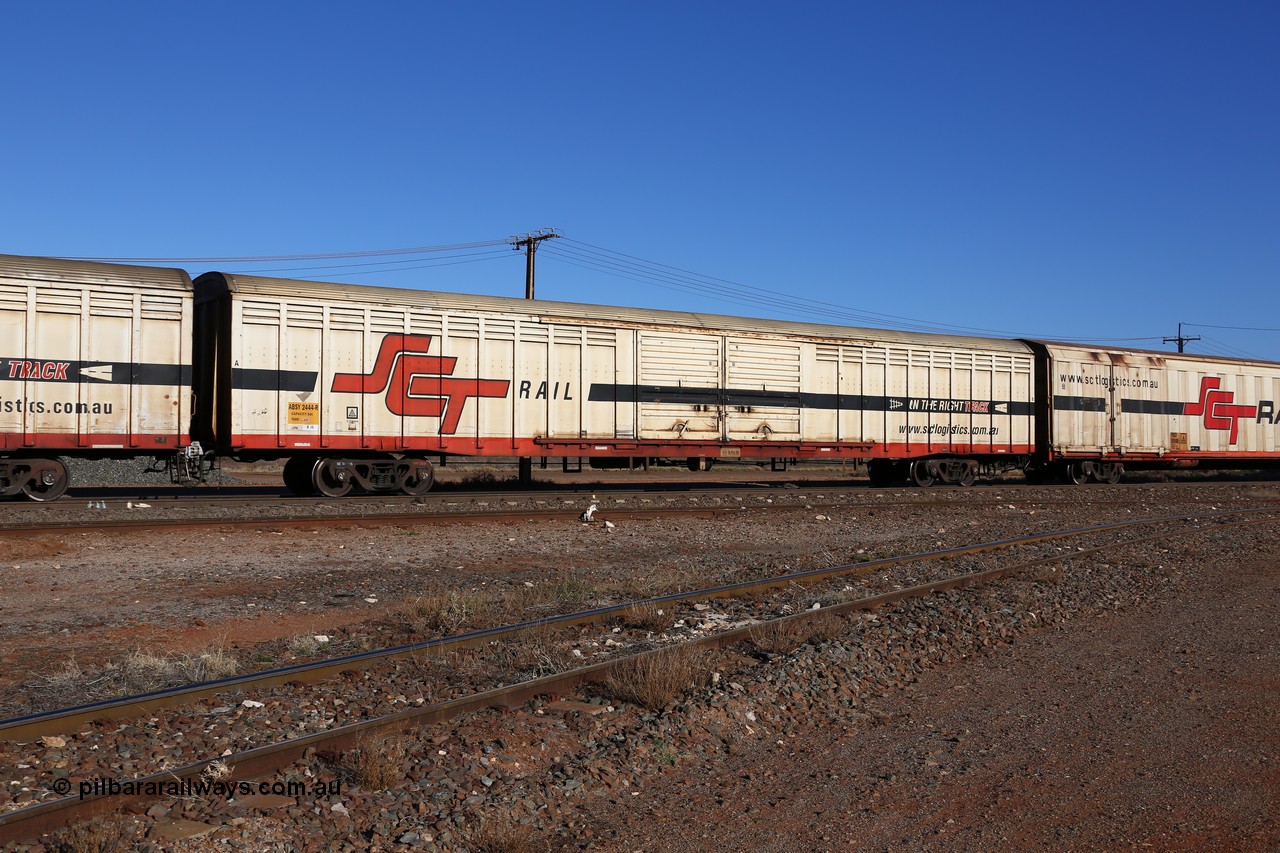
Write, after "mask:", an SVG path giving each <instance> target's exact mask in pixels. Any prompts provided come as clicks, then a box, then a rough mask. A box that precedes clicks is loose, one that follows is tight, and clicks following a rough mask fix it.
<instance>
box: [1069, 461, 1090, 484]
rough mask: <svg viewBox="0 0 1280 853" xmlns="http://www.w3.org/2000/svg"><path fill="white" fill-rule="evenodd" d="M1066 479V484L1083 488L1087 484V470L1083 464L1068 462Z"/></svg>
mask: <svg viewBox="0 0 1280 853" xmlns="http://www.w3.org/2000/svg"><path fill="white" fill-rule="evenodd" d="M1066 477H1067V482H1068V483H1073V484H1074V485H1077V486H1083V485H1084V484H1085V483H1087V482H1089V469H1088V468H1086V467H1085V466H1084V463H1083V462H1068V463H1067V470H1066Z"/></svg>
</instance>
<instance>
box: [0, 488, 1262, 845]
mask: <svg viewBox="0 0 1280 853" xmlns="http://www.w3.org/2000/svg"><path fill="white" fill-rule="evenodd" d="M1274 513H1275V510H1274V508H1271V507H1260V508H1250V509H1244V510H1230V511H1220V512H1211V513H1200V514H1195V515H1182V516H1169V517H1162V518H1148V519H1140V520H1136V521H1132V522H1124V523H1115V524H1106V525H1097V526H1094V527H1088V528H1077V529H1072V530H1062V531H1054V532H1052V533H1047V534H1041V535H1038V536H1029V537H1021V538H1017V539H1008V540H1001V541H997V542H987V543H981V544H978V545H972V546H965V547H960V548H948V549H943V550H939V551H934V552H927V553H921V554H914V555H909V556H906V557H897V558H892V559H887V560H877V561H871V562H866V563H859V564H847V565H842V566H835V567H830V568H826V569H819V570H812V571H808V572H802V573H794V574H789V575H783V576H777V577H771V578H766V579H762V580H757V581H748V582H742V583H738V584H730V585H725V586H720V587H714V588H710V589H701V590H695V591H690V592H684V593H676V594H672V595H667V596H661V597H659V598H655V599H650V600H648V601H645V602H632V603H628V604H620V605H616V606H612V607H605V608H596V609H593V610H589V611H584V612H580V613H574V614H569V615H566V616H559V617H552V618H547V619H540V620H536V621H533V622H527V623H522V624H519V625H510V626H502V627H499V628H494V629H490V630H487V631H478V632H472V633H469V634H464V635H459V636H455V637H449V638H443V639H439V640H433V641H430V642H428V643H421V644H416V645H414V646H405V647H399V648H396V649H385V650H380V651H378V652H371V653H369V654H367V655H356V656H348V657H347V658H342V659H337V660H331V661H321V662H316V663H313V664H306V665H300V666H297V667H289V668H286V669H281V670H274V671H271V672H266V673H259V674H256V675H253V676H245V677H242V678H239V679H230V680H224V681H223V682H217V683H212V684H206V685H195V686H192V687H188V688H183V689H179V690H174V691H162V692H161V693H158V694H151V695H148V696H140V697H128V698H126V699H122V700H116V701H114V702H107V703H95V704H94V705H90V706H85V707H82V708H77V709H65V710H63V711H58V712H52V713H50V714H44V715H35V716H33V717H28V718H23V719H19V720H13V721H7V722H5V723H3V724H0V738H4V739H5V740H9V741H13V740H26V739H30V738H34V737H40V736H48V735H49V734H51V733H54V732H58V731H69V730H73V729H75V728H77V727H79V726H83V725H85V724H86V723H87V722H89V721H91V720H95V719H98V720H100V719H104V718H121V717H128V716H130V715H137V714H146V715H151V714H154V713H155V712H156V711H157V710H158V709H159V708H161V707H165V705H166V704H170V705H172V704H181V703H184V702H190V701H194V700H195V699H196V698H199V697H201V696H208V695H212V694H215V693H217V692H219V691H222V692H225V691H231V690H239V691H243V690H246V689H249V688H253V689H258V688H263V687H265V686H267V685H269V684H277V685H278V684H284V683H291V682H292V683H311V682H314V681H317V680H321V679H324V678H330V677H332V676H334V675H335V674H338V673H341V672H349V671H354V670H357V669H360V668H362V667H370V666H376V665H379V664H382V663H385V662H387V661H389V660H393V659H396V658H409V657H413V656H415V655H422V654H424V653H426V652H427V651H428V650H431V651H433V652H435V653H440V652H442V651H444V650H445V649H448V648H450V647H453V648H463V647H474V646H478V645H485V644H492V643H495V642H498V641H505V640H510V639H511V638H514V637H516V636H519V635H521V634H527V633H528V632H531V631H544V632H545V631H547V630H549V629H553V628H557V627H561V628H563V627H568V626H576V625H582V624H590V623H598V622H601V621H604V620H608V619H610V618H614V617H617V616H618V615H619V614H620V613H622V612H624V611H625V610H626V609H627V608H629V607H636V606H658V605H667V606H673V607H674V606H677V605H688V604H691V603H694V602H700V601H706V600H713V599H717V598H730V597H736V598H748V597H751V596H756V595H759V594H761V593H763V592H764V591H766V590H772V589H778V588H786V587H794V586H795V585H797V584H801V583H804V584H813V583H817V582H820V581H825V580H829V579H832V578H840V577H846V576H849V575H853V574H858V575H870V574H874V573H876V572H879V571H883V570H885V569H889V568H893V567H902V566H906V565H911V564H913V563H926V562H942V561H948V560H954V559H955V558H961V557H970V556H973V555H977V554H986V553H988V552H994V551H1004V550H1008V549H1012V548H1016V547H1019V546H1032V545H1040V544H1045V543H1050V542H1059V541H1063V540H1069V539H1072V538H1078V537H1089V536H1093V537H1097V536H1100V535H1102V534H1115V533H1125V532H1127V531H1132V530H1136V529H1139V528H1143V527H1151V526H1158V525H1165V526H1169V527H1171V528H1173V529H1170V530H1162V531H1161V532H1158V533H1155V534H1153V535H1149V536H1144V537H1142V538H1140V539H1135V538H1132V537H1125V538H1120V539H1118V540H1116V541H1110V542H1105V543H1102V544H1098V545H1095V546H1092V547H1090V548H1089V549H1086V550H1074V551H1066V552H1061V553H1057V554H1051V555H1047V556H1040V557H1036V558H1035V559H1033V560H1021V561H1019V562H1015V563H1013V564H1012V565H1008V566H1004V567H998V568H990V569H981V570H977V571H966V572H960V573H953V574H951V575H950V576H948V577H942V578H938V579H935V580H932V581H929V582H927V583H919V584H913V585H911V586H907V587H904V588H902V589H897V590H892V591H889V592H881V593H877V594H875V595H870V596H863V597H859V598H856V599H854V600H852V601H847V602H842V603H838V604H833V605H831V606H824V607H821V608H819V610H817V611H812V612H803V613H798V614H795V615H792V616H787V617H783V618H782V619H781V620H778V621H779V622H784V621H801V620H804V619H806V618H814V616H815V614H819V613H820V614H822V615H826V614H832V613H847V612H852V611H855V610H866V609H874V608H878V607H883V606H885V605H888V604H892V603H894V602H898V601H902V600H904V599H909V598H913V597H919V596H927V595H931V594H934V593H937V592H941V591H945V590H949V589H955V588H958V587H962V586H966V585H970V584H974V583H982V582H986V581H990V580H995V579H997V578H999V577H1001V576H1003V575H1006V574H1010V573H1013V572H1017V571H1021V570H1025V569H1027V568H1030V567H1033V566H1039V565H1044V564H1046V563H1050V562H1052V561H1057V560H1062V559H1068V558H1075V559H1081V558H1088V557H1090V556H1092V555H1095V554H1098V553H1100V552H1101V551H1103V550H1106V549H1109V548H1115V547H1120V546H1125V545H1132V544H1135V543H1139V542H1144V541H1156V540H1161V539H1167V538H1170V537H1172V536H1175V535H1180V534H1187V533H1194V532H1197V531H1202V530H1206V529H1212V528H1213V527H1216V526H1219V525H1222V524H1240V523H1271V522H1274V521H1275V520H1277V519H1276V517H1274ZM756 628H758V625H756V624H754V623H751V624H744V625H739V626H736V627H728V628H726V629H725V630H721V631H716V632H714V633H713V634H710V635H708V636H706V637H704V638H701V639H698V640H696V641H691V642H694V643H697V644H701V645H706V646H710V645H728V644H732V643H734V642H738V641H739V640H741V639H743V638H744V637H746V636H747V635H748V634H749V633H750V632H751V631H752V630H755V629H756ZM628 659H629V658H626V657H619V658H615V659H611V660H606V661H601V662H599V663H595V664H591V665H589V666H585V667H580V668H577V669H574V670H572V671H569V672H564V673H559V674H556V675H551V676H547V677H544V678H540V679H534V680H531V681H525V682H523V683H519V684H514V685H506V686H500V687H495V688H491V689H487V690H479V691H476V692H474V693H472V694H471V695H467V696H457V697H452V698H449V699H447V700H444V701H439V702H432V703H430V704H429V705H426V706H425V707H422V708H416V709H412V710H407V711H403V712H399V713H394V714H384V715H381V716H379V717H378V718H377V719H374V720H368V721H364V722H359V723H351V724H348V725H343V726H339V727H336V728H334V729H332V730H329V731H325V732H317V733H314V734H311V735H307V736H305V737H300V738H293V739H291V740H288V741H283V742H281V743H278V744H273V745H270V746H264V747H260V748H256V749H252V750H247V751H243V752H240V753H238V754H236V755H233V756H229V757H223V760H224V761H225V763H226V764H228V765H230V766H232V767H233V768H234V771H233V773H234V775H233V777H232V778H233V779H250V778H257V777H259V776H262V775H265V774H268V773H271V772H274V771H276V770H278V769H280V768H281V767H284V766H287V765H288V764H290V763H292V762H293V761H295V760H296V759H297V758H298V757H300V756H301V755H302V754H303V753H304V752H305V751H307V750H308V749H317V748H322V749H324V750H329V751H333V750H342V749H345V748H347V747H349V746H350V745H351V744H352V743H354V742H355V740H356V739H357V738H360V737H365V736H368V735H370V734H371V733H374V732H381V731H390V730H395V729H399V728H403V727H406V726H410V725H421V724H425V723H430V722H437V721H441V720H445V719H449V718H451V717H452V716H455V715H457V714H460V713H464V712H466V711H469V710H475V709H478V708H484V707H490V706H494V705H497V706H503V707H515V706H518V705H520V704H521V703H523V702H525V701H527V700H528V699H529V698H531V697H533V696H537V695H543V694H546V693H562V692H565V691H568V690H570V689H572V687H574V686H576V685H578V684H581V683H582V682H584V681H591V680H599V679H601V678H604V677H606V676H607V674H608V672H609V671H610V669H611V668H613V667H616V666H619V665H622V662H624V661H626V660H628ZM215 760H217V759H214V758H208V759H204V760H200V761H195V762H191V763H189V764H188V765H186V766H184V767H182V768H176V769H173V770H169V771H166V772H165V773H164V774H160V775H157V776H154V777H148V778H149V779H151V780H161V779H175V778H177V779H184V778H195V777H198V776H199V775H200V774H201V773H205V772H206V770H207V768H208V767H209V766H210V764H211V763H212V762H213V761H215ZM139 781H146V780H139ZM109 805H110V803H109V802H107V798H104V797H89V798H87V799H84V800H81V799H79V798H75V797H68V798H65V799H63V800H58V801H53V802H49V803H43V804H40V805H37V806H32V807H28V808H27V809H24V810H22V811H16V812H11V813H9V814H6V815H3V816H0V841H5V840H12V839H16V838H27V837H33V836H34V835H38V834H40V833H42V832H46V831H48V830H49V829H51V828H54V827H56V826H60V825H64V824H66V823H69V822H71V821H73V820H79V819H83V817H85V816H87V815H89V814H92V813H94V811H95V810H101V809H105V808H107V807H108V806H109Z"/></svg>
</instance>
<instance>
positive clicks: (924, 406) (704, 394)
mask: <svg viewBox="0 0 1280 853" xmlns="http://www.w3.org/2000/svg"><path fill="white" fill-rule="evenodd" d="M587 400H588V401H589V402H593V403H670V404H673V405H685V406H692V405H703V406H760V407H765V408H779V409H829V410H842V411H864V412H899V411H900V412H909V413H920V414H934V415H944V414H951V415H1029V414H1031V413H1032V404H1031V403H1029V402H1026V401H1005V400H1001V401H997V400H967V399H966V400H952V399H949V398H945V397H877V396H870V395H866V394H812V393H803V392H800V393H797V392H795V391H764V390H757V389H753V388H689V387H684V386H679V385H611V384H608V383H605V382H594V383H592V385H591V388H590V389H589V390H588V391H587Z"/></svg>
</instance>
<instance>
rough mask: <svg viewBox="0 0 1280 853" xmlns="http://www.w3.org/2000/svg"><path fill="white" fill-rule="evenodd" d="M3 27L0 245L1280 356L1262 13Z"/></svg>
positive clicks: (837, 13) (555, 6) (489, 17)
mask: <svg viewBox="0 0 1280 853" xmlns="http://www.w3.org/2000/svg"><path fill="white" fill-rule="evenodd" d="M4 20H5V29H6V34H7V36H8V38H6V50H5V52H4V53H3V55H0V62H2V63H3V71H4V73H3V75H2V76H0V95H2V97H3V103H4V105H5V115H6V119H7V120H6V121H5V129H4V132H3V133H0V168H3V170H4V172H3V183H2V184H0V186H2V187H3V195H2V196H0V198H2V199H3V202H4V203H3V204H0V234H2V235H3V238H2V239H0V251H3V252H9V253H14V254H37V255H57V256H77V257H99V258H137V257H143V258H176V259H192V260H184V261H183V262H181V263H175V264H174V265H176V266H184V267H186V268H187V269H189V270H191V271H192V272H193V273H195V272H201V271H204V270H207V269H212V268H221V269H225V270H228V271H249V270H255V271H263V270H268V269H278V270H284V271H283V272H280V273H279V274H281V275H285V276H292V277H299V278H317V279H327V280H339V281H353V282H366V283H370V284H379V285H388V286H399V287H420V288H426V289H433V290H449V291H458V292H471V293H488V294H502V295H513V296H519V295H523V283H524V263H523V259H522V257H521V256H520V255H519V254H517V253H516V252H514V251H513V250H511V249H510V248H509V247H506V246H504V245H502V243H501V241H502V240H504V239H506V238H508V237H510V236H513V235H520V234H524V233H527V232H530V231H533V230H537V229H540V228H548V227H555V228H558V229H559V230H560V232H561V233H562V234H563V235H564V238H563V239H560V240H554V241H548V242H546V243H544V244H543V249H542V250H541V251H540V252H539V254H538V295H539V296H540V297H543V298H548V299H564V300H570V301H583V302H597V303H605V304H626V305H640V306H647V307H654V308H672V309H682V310H683V309H687V310H700V311H711V312H717V313H730V314H743V315H749V316H765V317H776V318H780V319H801V320H819V321H835V322H842V323H849V324H853V325H872V326H889V327H895V328H930V327H932V328H949V327H956V328H957V330H958V331H966V332H970V333H975V334H983V333H985V332H984V331H983V330H990V331H991V332H993V333H997V334H1001V335H1005V336H1015V335H1027V336H1046V337H1058V338H1075V339H1083V338H1094V339H1102V338H1115V339H1126V338H1145V339H1147V340H1138V341H1133V342H1132V343H1133V345H1135V346H1141V347H1150V348H1157V349H1158V348H1165V347H1166V345H1165V344H1163V343H1162V342H1161V341H1160V340H1159V338H1160V337H1162V336H1168V335H1173V334H1174V333H1175V332H1176V329H1177V324H1178V323H1179V322H1180V321H1181V322H1183V323H1189V324H1190V323H1194V324H1199V325H1196V326H1188V327H1186V333H1187V334H1193V335H1195V334H1198V335H1201V336H1202V337H1203V338H1204V340H1202V341H1199V342H1193V343H1191V344H1189V345H1188V350H1189V351H1195V352H1209V353H1215V354H1234V355H1240V354H1248V355H1251V356H1254V357H1260V358H1266V359H1273V360H1280V332H1277V331H1274V330H1275V329H1277V328H1280V310H1277V309H1280V295H1278V293H1280V240H1278V239H1277V238H1278V236H1280V111H1278V110H1277V108H1276V106H1277V90H1278V84H1280V49H1277V45H1278V44H1280V39H1278V36H1280V5H1277V4H1275V3H1234V4H1213V5H1210V4H1208V3H1185V2H1131V3H1087V2H1086V3H1073V4H1065V3H1063V4H1036V3H1014V2H1007V3H990V2H972V3H964V4H961V3H944V2H917V3H857V2H854V3H797V4H777V3H756V2H735V3H728V2H725V3H712V2H705V3H689V2H684V3H665V2H651V3H644V4H634V3H633V4H623V3H612V2H600V3H560V2H550V3H546V4H541V5H533V6H530V5H528V4H522V3H505V2H500V3H465V4H464V3H454V4H443V3H427V2H418V3H407V2H406V3H401V2H382V3H376V2H375V3H368V4H363V5H359V6H357V5H353V4H349V3H341V4H340V3H333V2H326V0H315V2H309V3H293V2H272V3H252V4H250V3H240V2H227V3H221V4H216V5H214V4H208V5H200V6H197V5H195V4H176V3H119V4H106V3H101V2H93V3H88V2H84V3H67V2H63V3H60V2H56V0H55V2H50V3H46V4H35V3H22V4H18V3H13V4H7V5H6V8H5V11H4ZM475 243H480V244H486V245H481V246H474V247H471V248H467V249H455V250H452V251H436V252H430V253H419V254H413V255H391V256H380V257H360V258H350V259H340V258H337V259H311V260H303V261H288V262H277V263H271V264H268V263H264V262H255V263H231V262H224V261H218V262H213V261H200V260H194V259H197V258H247V257H259V256H278V255H316V254H335V253H357V252H365V251H372V250H382V249H397V248H408V247H437V246H460V245H470V244H475ZM392 262H394V263H392ZM351 264H361V265H362V266H348V265H351ZM370 264H378V265H376V266H372V265H370ZM751 288H756V289H758V290H752V289H751ZM708 290H710V291H711V292H708ZM1216 327H1252V328H1260V329H1270V330H1271V331H1257V332H1248V331H1243V330H1239V329H1231V328H1216ZM1152 338H1155V340H1151V339H1152Z"/></svg>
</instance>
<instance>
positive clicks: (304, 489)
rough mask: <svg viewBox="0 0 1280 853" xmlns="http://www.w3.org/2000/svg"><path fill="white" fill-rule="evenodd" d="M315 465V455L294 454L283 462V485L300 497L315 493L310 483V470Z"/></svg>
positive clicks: (314, 488)
mask: <svg viewBox="0 0 1280 853" xmlns="http://www.w3.org/2000/svg"><path fill="white" fill-rule="evenodd" d="M315 466H316V460H315V457H312V456H294V457H293V458H291V459H290V460H289V461H288V462H286V463H284V472H283V477H284V487H285V488H286V489H288V490H289V491H291V492H293V493H294V494H295V495H298V496H300V497H309V496H311V495H314V494H315V493H316V487H315V486H314V485H312V483H311V472H312V470H313V469H314V468H315Z"/></svg>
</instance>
